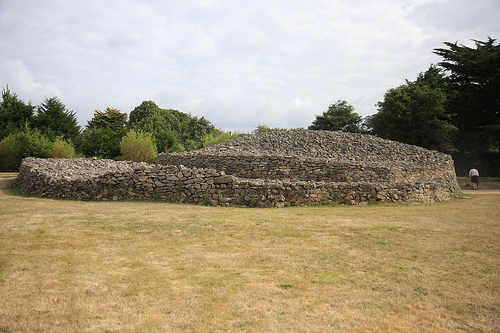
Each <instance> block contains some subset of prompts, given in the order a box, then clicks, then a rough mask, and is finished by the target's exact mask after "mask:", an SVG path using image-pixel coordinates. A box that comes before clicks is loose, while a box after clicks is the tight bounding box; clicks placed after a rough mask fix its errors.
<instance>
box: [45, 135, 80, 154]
mask: <svg viewBox="0 0 500 333" xmlns="http://www.w3.org/2000/svg"><path fill="white" fill-rule="evenodd" d="M74 156H75V148H74V147H73V145H72V144H71V143H69V142H68V141H66V140H65V139H64V138H63V137H61V136H58V137H57V138H56V139H55V141H54V143H53V146H52V151H51V152H50V154H49V157H54V158H72V157H74Z"/></svg>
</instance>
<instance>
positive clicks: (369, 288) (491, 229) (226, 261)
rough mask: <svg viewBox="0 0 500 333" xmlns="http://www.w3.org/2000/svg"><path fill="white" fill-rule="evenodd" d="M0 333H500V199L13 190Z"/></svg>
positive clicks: (4, 227)
mask: <svg viewBox="0 0 500 333" xmlns="http://www.w3.org/2000/svg"><path fill="white" fill-rule="evenodd" d="M13 176H14V175H13V174H9V175H6V174H1V175H0V332H500V242H499V240H500V218H499V217H500V191H499V192H491V191H490V192H485V193H481V191H475V192H474V193H470V194H469V193H468V194H466V196H465V197H464V198H462V199H457V200H454V201H451V202H444V203H435V204H383V205H369V206H340V207H326V206H322V207H292V208H283V209H271V208H267V209H257V208H228V207H203V206H191V205H176V204H166V203H161V202H78V201H69V200H51V199H42V198H34V197H26V196H21V195H18V194H17V193H16V192H15V191H13V190H11V189H9V186H8V185H9V184H10V182H11V180H12V178H13Z"/></svg>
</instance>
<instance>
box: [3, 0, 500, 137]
mask: <svg viewBox="0 0 500 333" xmlns="http://www.w3.org/2000/svg"><path fill="white" fill-rule="evenodd" d="M499 17H500V1H498V0H402V1H398V0H377V1H373V0H300V1H299V0H245V1H242V0H233V1H228V0H225V1H224V0H140V1H139V0H85V1H82V0H0V86H1V87H2V88H3V87H5V86H6V85H7V84H8V85H9V88H10V89H11V91H12V92H14V93H17V94H18V96H19V97H20V98H21V99H23V100H24V101H26V102H28V101H30V100H31V102H32V104H34V105H38V104H40V102H42V101H43V99H44V98H45V97H52V96H57V97H59V98H60V99H61V101H62V102H63V103H64V104H65V105H66V107H67V108H68V109H70V110H74V111H75V112H76V115H77V117H78V120H79V123H80V125H82V126H85V125H86V124H87V121H88V120H90V119H91V118H92V115H93V114H94V110H96V109H100V110H103V109H105V108H106V106H110V107H115V108H118V109H121V111H122V112H127V113H130V111H132V110H133V109H134V107H136V106H137V105H139V104H141V102H142V101H144V100H152V101H154V102H155V103H156V104H158V106H160V107H161V108H172V109H177V110H180V111H182V112H186V113H191V114H192V115H196V116H198V117H201V116H203V117H205V118H207V119H208V120H209V121H211V122H212V124H214V125H215V126H216V127H217V128H220V129H223V130H227V131H239V132H250V131H252V130H254V129H255V127H256V126H257V125H267V126H269V127H283V128H295V127H307V126H309V125H310V124H311V123H312V121H313V120H314V119H315V115H319V114H322V113H323V112H324V111H326V110H327V109H328V106H329V105H330V104H333V103H335V102H336V101H338V100H346V101H347V102H348V103H349V104H351V105H353V106H354V107H355V109H356V112H358V113H359V114H360V115H362V116H367V115H370V114H374V113H376V112H377V110H376V107H375V103H377V102H378V101H381V100H383V96H384V93H385V92H386V91H387V90H388V89H390V88H394V87H397V86H399V85H401V84H403V83H404V82H405V79H409V80H414V79H416V77H417V75H418V73H419V72H422V71H425V70H427V69H428V67H429V66H430V64H432V63H437V62H439V61H440V60H441V58H439V57H438V56H436V55H434V54H433V53H432V51H433V49H434V48H439V47H443V42H446V41H449V42H457V41H458V43H459V44H465V45H468V46H473V45H474V44H473V42H471V39H477V40H482V41H484V40H487V36H491V37H492V38H498V39H500V19H499Z"/></svg>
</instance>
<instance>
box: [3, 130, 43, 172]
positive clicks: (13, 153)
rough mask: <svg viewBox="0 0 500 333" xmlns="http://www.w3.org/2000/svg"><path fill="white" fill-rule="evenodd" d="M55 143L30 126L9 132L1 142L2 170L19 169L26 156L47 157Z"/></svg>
mask: <svg viewBox="0 0 500 333" xmlns="http://www.w3.org/2000/svg"><path fill="white" fill-rule="evenodd" d="M52 147H53V143H52V141H50V140H49V139H48V138H47V137H46V136H44V135H43V134H41V133H40V131H38V130H32V129H30V128H29V127H25V128H23V130H22V131H20V132H18V133H15V134H9V136H7V137H6V138H4V139H3V140H2V141H1V143H0V156H1V157H2V160H1V165H0V167H1V169H2V171H18V170H19V165H20V164H21V161H22V159H23V158H25V157H41V158H47V157H49V156H50V153H51V151H52Z"/></svg>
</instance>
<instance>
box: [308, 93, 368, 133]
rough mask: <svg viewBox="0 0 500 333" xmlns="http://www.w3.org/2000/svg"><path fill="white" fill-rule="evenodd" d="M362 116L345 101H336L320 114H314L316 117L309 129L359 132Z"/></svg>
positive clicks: (360, 130)
mask: <svg viewBox="0 0 500 333" xmlns="http://www.w3.org/2000/svg"><path fill="white" fill-rule="evenodd" d="M362 120H363V118H362V117H361V116H360V115H359V114H357V113H356V112H354V107H353V106H352V105H349V104H347V102H346V101H341V100H339V101H337V103H335V104H332V105H330V106H329V107H328V110H327V111H325V112H323V114H322V115H316V119H315V120H314V121H313V123H312V125H311V126H309V129H310V130H328V131H338V130H340V131H344V132H351V133H361V132H362V127H361V122H362Z"/></svg>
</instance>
